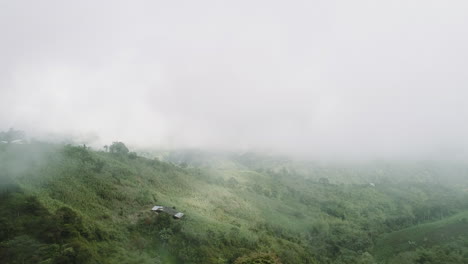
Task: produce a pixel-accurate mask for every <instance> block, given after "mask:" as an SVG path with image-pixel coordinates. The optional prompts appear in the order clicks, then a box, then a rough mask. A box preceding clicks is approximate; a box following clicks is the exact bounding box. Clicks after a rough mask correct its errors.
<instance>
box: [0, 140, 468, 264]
mask: <svg viewBox="0 0 468 264" xmlns="http://www.w3.org/2000/svg"><path fill="white" fill-rule="evenodd" d="M467 173H468V165H467V164H464V163H461V162H413V163H411V162H406V163H403V162H369V163H360V164H353V163H349V164H344V165H343V164H325V163H323V164H322V163H312V162H305V161H301V162H298V161H293V160H291V159H287V158H284V157H277V156H266V155H260V154H255V153H244V154H238V153H208V152H201V151H200V152H197V151H167V152H162V151H153V152H151V151H146V152H141V153H140V152H139V154H137V153H135V152H130V151H129V150H128V148H127V147H126V146H125V145H124V144H123V143H121V142H120V143H114V144H112V145H111V146H109V147H106V148H105V149H104V150H92V149H90V148H89V147H86V146H73V145H63V144H49V143H44V142H30V143H27V144H11V143H8V144H0V179H1V180H0V189H1V190H0V192H1V193H0V201H1V202H0V226H1V228H0V263H236V264H241V263H285V264H289V263H290V264H296V263H468V233H467V232H466V230H468V196H467V194H468V193H467V188H468V185H467V183H466V178H467V177H466V176H467ZM156 204H160V205H165V206H171V207H172V206H174V207H176V208H177V210H180V211H182V212H184V213H185V216H184V217H183V218H182V219H180V220H175V219H172V218H171V217H170V216H168V215H165V214H156V213H154V212H151V208H152V206H154V205H156Z"/></svg>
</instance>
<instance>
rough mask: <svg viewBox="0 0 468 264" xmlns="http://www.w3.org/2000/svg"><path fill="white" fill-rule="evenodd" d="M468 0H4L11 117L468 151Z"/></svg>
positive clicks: (249, 143)
mask: <svg viewBox="0 0 468 264" xmlns="http://www.w3.org/2000/svg"><path fill="white" fill-rule="evenodd" d="M466 13H468V3H467V2H465V1H422V0H417V1H410V2H408V1H288V2H283V1H256V2H252V1H235V2H229V3H228V2H220V1H196V2H194V1H178V2H174V1H132V2H131V3H130V2H125V1H99V2H96V1H79V2H76V1H74V2H66V3H65V2H63V1H40V2H39V1H2V2H0V32H1V33H2V34H1V39H2V41H0V58H2V59H1V60H0V94H1V96H0V131H1V130H7V129H8V128H10V127H14V128H16V129H21V130H24V131H26V132H27V133H28V135H29V136H31V137H39V138H47V137H48V136H47V135H49V137H50V135H54V136H57V135H64V136H71V137H74V138H81V139H82V140H83V141H89V142H90V143H92V144H96V145H99V144H109V143H110V142H112V141H123V142H125V143H127V144H129V145H132V146H138V147H164V148H202V149H228V150H267V151H275V152H281V153H288V154H293V155H305V156H310V157H325V158H335V157H336V158H359V159H373V158H414V157H419V158H426V157H444V158H446V159H451V158H460V157H463V158H467V157H468V152H467V151H466V150H467V147H468V124H467V123H466V120H468V104H466V99H467V98H468V89H467V87H468V75H467V74H466V73H467V70H468V49H467V48H466V47H468V37H467V34H464V33H465V31H466V29H467V28H468V16H466Z"/></svg>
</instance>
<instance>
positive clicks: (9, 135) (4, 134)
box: [0, 128, 26, 143]
mask: <svg viewBox="0 0 468 264" xmlns="http://www.w3.org/2000/svg"><path fill="white" fill-rule="evenodd" d="M25 138H26V134H25V133H24V132H23V131H21V130H15V129H13V128H10V129H9V130H8V131H0V141H5V142H7V143H11V142H13V141H16V140H24V139H25Z"/></svg>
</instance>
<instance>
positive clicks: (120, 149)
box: [109, 142, 129, 154]
mask: <svg viewBox="0 0 468 264" xmlns="http://www.w3.org/2000/svg"><path fill="white" fill-rule="evenodd" d="M109 152H110V153H115V154H128V152H129V150H128V148H127V146H125V144H124V143H123V142H113V143H112V145H111V146H110V147H109Z"/></svg>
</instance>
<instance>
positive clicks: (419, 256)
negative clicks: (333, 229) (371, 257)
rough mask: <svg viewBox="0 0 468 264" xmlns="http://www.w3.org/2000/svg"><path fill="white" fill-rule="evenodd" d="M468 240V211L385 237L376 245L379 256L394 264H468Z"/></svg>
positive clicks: (376, 252) (377, 255)
mask: <svg viewBox="0 0 468 264" xmlns="http://www.w3.org/2000/svg"><path fill="white" fill-rule="evenodd" d="M467 238H468V211H466V212H462V213H458V214H456V215H453V216H450V217H447V218H444V219H442V220H439V221H434V222H431V223H427V224H421V225H416V226H413V227H409V228H405V229H402V230H399V231H396V232H392V233H390V234H387V235H384V236H382V238H380V239H379V240H378V241H377V243H376V246H375V255H376V257H378V258H379V259H383V260H387V259H388V260H389V262H391V263H402V260H403V259H406V261H409V262H410V263H411V262H412V261H415V262H417V261H418V260H419V261H420V262H421V261H425V262H427V263H439V262H440V263H467V262H468V252H467V251H466V248H467V247H468V239H467ZM395 256H396V257H395ZM425 262H423V263H425Z"/></svg>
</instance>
